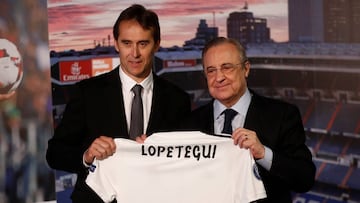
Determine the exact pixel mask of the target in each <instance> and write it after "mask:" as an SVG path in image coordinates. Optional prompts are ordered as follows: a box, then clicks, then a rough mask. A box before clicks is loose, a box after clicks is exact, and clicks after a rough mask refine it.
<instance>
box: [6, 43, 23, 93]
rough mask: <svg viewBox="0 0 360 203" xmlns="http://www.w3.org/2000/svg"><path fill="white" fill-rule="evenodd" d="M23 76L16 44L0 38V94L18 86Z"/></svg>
mask: <svg viewBox="0 0 360 203" xmlns="http://www.w3.org/2000/svg"><path fill="white" fill-rule="evenodd" d="M22 78H23V69H22V63H21V56H20V53H19V51H18V49H17V48H16V46H15V45H14V44H13V43H11V42H10V41H8V40H7V39H1V38H0V94H6V93H9V92H11V91H14V90H16V88H18V86H19V84H20V82H21V80H22Z"/></svg>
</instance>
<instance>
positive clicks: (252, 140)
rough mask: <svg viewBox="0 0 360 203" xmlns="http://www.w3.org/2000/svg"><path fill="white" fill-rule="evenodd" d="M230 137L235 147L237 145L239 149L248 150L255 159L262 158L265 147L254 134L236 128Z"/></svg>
mask: <svg viewBox="0 0 360 203" xmlns="http://www.w3.org/2000/svg"><path fill="white" fill-rule="evenodd" d="M231 137H232V138H233V139H234V144H235V145H239V147H240V148H245V149H250V152H251V154H252V155H253V157H254V158H255V159H262V158H264V156H265V147H264V145H263V144H262V143H261V142H260V140H259V139H258V137H257V135H256V132H254V131H251V130H248V129H245V128H237V129H236V130H235V131H234V132H233V134H232V136H231Z"/></svg>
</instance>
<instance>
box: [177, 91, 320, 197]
mask: <svg viewBox="0 0 360 203" xmlns="http://www.w3.org/2000/svg"><path fill="white" fill-rule="evenodd" d="M252 93H253V97H252V100H251V103H250V106H249V109H248V113H247V116H246V118H245V123H244V128H246V129H249V130H253V131H255V132H256V134H257V136H258V138H259V140H260V141H261V143H262V144H264V145H265V146H267V147H269V148H270V149H272V150H273V152H274V156H273V162H272V166H271V169H270V171H267V170H265V169H264V168H262V167H261V166H260V165H258V168H259V172H260V175H261V177H262V180H263V182H264V186H265V189H266V193H267V196H268V199H267V200H266V201H265V202H274V203H280V202H281V203H287V202H289V203H290V202H292V200H291V191H293V192H306V191H308V190H310V188H311V187H312V185H313V184H314V179H315V165H314V163H313V162H312V155H311V152H310V151H309V149H308V148H307V146H306V145H305V133H304V127H303V124H302V120H301V115H300V112H299V110H298V108H297V107H296V106H294V105H291V104H288V103H285V102H282V101H279V100H274V99H270V98H265V97H262V96H259V95H257V94H255V93H254V92H252ZM183 128H184V129H186V130H200V131H202V132H205V133H208V134H214V116H213V101H212V102H210V103H208V104H207V105H204V106H202V107H200V108H198V109H196V110H195V111H194V112H192V114H191V116H190V118H188V119H186V120H185V122H184V123H183Z"/></svg>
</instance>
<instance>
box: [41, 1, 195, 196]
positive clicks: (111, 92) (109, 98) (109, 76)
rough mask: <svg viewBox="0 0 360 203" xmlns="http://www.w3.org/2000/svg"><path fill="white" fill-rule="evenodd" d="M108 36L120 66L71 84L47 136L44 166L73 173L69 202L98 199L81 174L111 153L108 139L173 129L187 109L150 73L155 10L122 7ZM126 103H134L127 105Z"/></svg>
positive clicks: (183, 96)
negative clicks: (70, 93) (57, 120)
mask: <svg viewBox="0 0 360 203" xmlns="http://www.w3.org/2000/svg"><path fill="white" fill-rule="evenodd" d="M113 35H114V40H115V48H116V50H117V51H118V53H119V58H120V66H119V67H117V68H116V69H114V70H112V71H110V72H109V73H105V74H103V75H100V76H97V77H94V78H90V79H87V80H83V81H81V82H79V83H77V84H76V91H77V94H76V96H75V98H73V99H71V100H70V101H69V103H68V104H67V106H66V109H65V111H64V114H63V119H62V120H61V122H60V124H59V125H58V127H57V128H56V129H55V133H54V136H53V137H52V138H51V139H50V140H49V145H48V150H47V154H46V158H47V161H48V164H49V165H50V167H52V168H54V169H58V170H64V171H68V172H72V173H77V175H78V178H77V182H76V185H75V188H74V191H73V193H72V196H71V198H72V200H73V202H79V203H80V202H81V203H83V202H101V200H100V199H99V198H98V197H97V196H96V194H95V193H94V192H93V191H91V189H90V188H89V187H88V186H87V185H86V183H85V178H86V176H87V174H88V169H89V166H91V163H92V162H93V160H94V159H95V158H96V159H98V160H102V159H106V158H107V157H109V156H111V155H112V154H113V153H114V152H115V148H116V146H115V143H114V138H128V139H133V140H136V141H139V140H144V139H145V138H146V135H147V136H150V135H151V134H152V133H154V132H158V131H170V130H174V129H176V128H177V127H178V123H179V121H180V120H181V119H183V118H184V117H185V116H186V115H187V114H188V113H190V110H191V105H190V97H189V95H188V94H187V93H186V92H184V91H183V90H181V89H180V88H178V87H176V86H174V85H173V84H171V83H169V82H167V81H165V80H164V79H161V78H159V77H158V76H156V75H155V74H154V73H153V72H152V68H153V58H154V54H155V52H156V51H157V50H158V49H159V47H160V26H159V20H158V16H157V15H156V13H154V12H153V11H151V10H147V9H146V8H144V7H143V6H141V5H132V6H130V7H128V8H127V9H125V10H124V11H123V12H122V13H121V14H120V16H119V17H118V19H117V21H116V22H115V24H114V27H113ZM135 89H137V91H135ZM135 101H136V102H135ZM132 102H134V103H136V104H139V105H138V106H137V107H134V108H133V107H132V106H133V105H132ZM134 105H135V104H134ZM133 109H134V110H133ZM139 109H140V111H138V110H139ZM134 112H139V113H134ZM133 121H134V122H133ZM135 121H139V123H138V124H134V123H135ZM133 132H134V133H133ZM139 192H140V191H139Z"/></svg>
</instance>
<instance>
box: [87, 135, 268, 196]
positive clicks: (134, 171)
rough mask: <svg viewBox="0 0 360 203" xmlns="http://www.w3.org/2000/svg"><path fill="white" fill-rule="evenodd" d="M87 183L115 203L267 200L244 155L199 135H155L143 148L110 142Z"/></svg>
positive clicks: (249, 159) (123, 141) (226, 140)
mask: <svg viewBox="0 0 360 203" xmlns="http://www.w3.org/2000/svg"><path fill="white" fill-rule="evenodd" d="M115 143H116V153H115V154H114V155H113V156H111V157H109V158H107V159H105V160H101V161H99V160H95V161H94V163H93V167H92V169H93V170H91V171H90V173H89V175H88V177H87V179H86V183H87V184H88V185H89V186H90V187H91V188H92V189H93V190H94V191H95V192H96V193H97V194H98V195H99V196H100V197H101V198H102V199H103V200H104V201H105V202H111V201H112V200H113V199H114V198H116V199H117V202H118V203H144V202H157V203H169V202H172V203H202V202H206V203H220V202H221V203H244V202H251V201H255V200H258V199H262V198H265V197H266V192H265V188H264V185H263V182H262V181H261V179H260V176H259V175H258V174H257V168H256V164H255V161H254V159H253V157H252V156H251V154H250V152H249V150H245V149H240V148H239V146H235V145H234V144H233V140H232V139H231V138H224V137H217V136H211V135H207V134H204V133H201V132H193V131H192V132H166V133H155V134H153V135H151V136H150V137H148V138H147V139H146V140H145V143H144V144H139V143H136V142H135V141H132V140H128V139H121V138H117V139H115Z"/></svg>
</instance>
